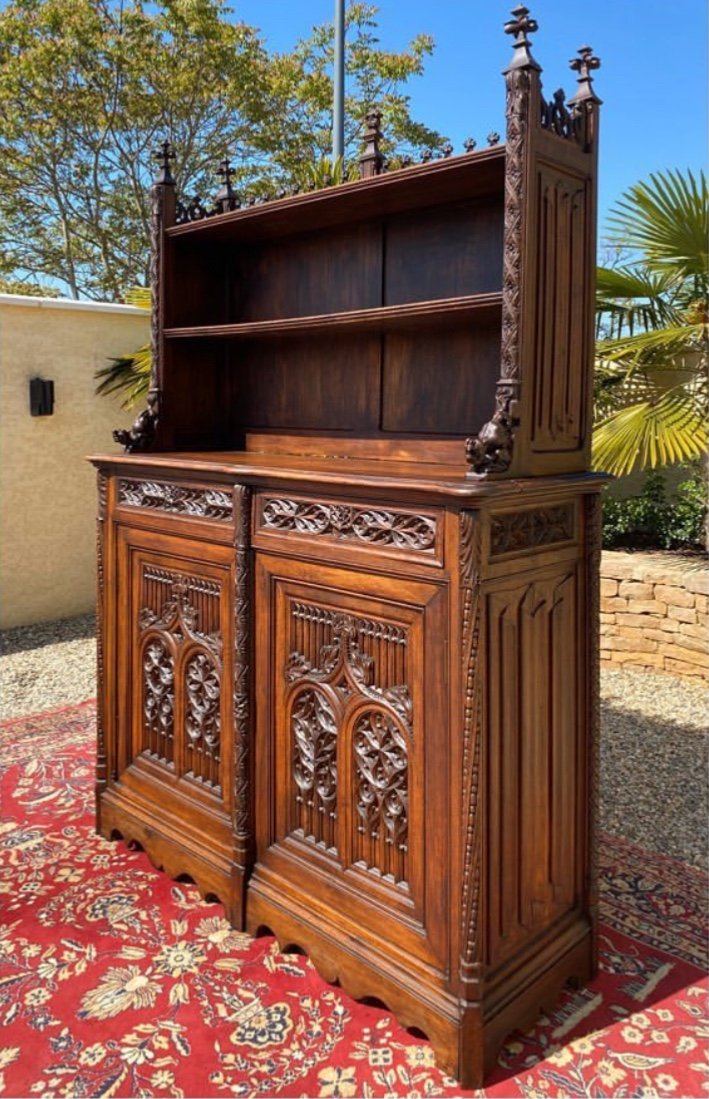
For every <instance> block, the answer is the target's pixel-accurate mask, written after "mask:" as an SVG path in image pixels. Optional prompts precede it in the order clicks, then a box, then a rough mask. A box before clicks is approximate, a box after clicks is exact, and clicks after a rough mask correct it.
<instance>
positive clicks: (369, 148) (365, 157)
mask: <svg viewBox="0 0 709 1099" xmlns="http://www.w3.org/2000/svg"><path fill="white" fill-rule="evenodd" d="M364 122H365V126H366V129H365V131H364V138H363V140H364V152H363V153H362V155H361V157H360V158H359V175H360V179H369V178H370V177H371V176H378V175H379V174H380V173H381V171H382V168H383V167H384V157H383V156H382V154H381V153H380V151H379V142H380V141H381V137H382V133H381V130H380V126H381V123H382V116H381V113H380V112H379V111H369V113H368V114H367V115H366V117H365V120H364Z"/></svg>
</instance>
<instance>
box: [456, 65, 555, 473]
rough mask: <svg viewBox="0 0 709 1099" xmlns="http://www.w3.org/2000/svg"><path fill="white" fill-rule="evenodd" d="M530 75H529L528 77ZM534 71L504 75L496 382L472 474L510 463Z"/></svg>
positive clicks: (472, 456)
mask: <svg viewBox="0 0 709 1099" xmlns="http://www.w3.org/2000/svg"><path fill="white" fill-rule="evenodd" d="M533 73H534V75H533ZM533 79H534V80H538V77H537V75H536V72H534V70H532V69H529V68H512V69H510V70H509V71H508V72H507V75H506V82H507V136H506V156H505V232H504V245H503V248H504V251H503V265H502V342H501V347H500V380H499V382H498V383H497V390H496V395H495V411H494V413H493V416H492V419H490V420H488V422H487V423H486V424H484V425H483V427H482V428H481V430H480V431H479V433H478V434H477V435H476V436H474V437H473V438H470V439H468V440H467V442H466V458H467V461H468V464H469V466H470V469H471V472H473V473H479V474H482V473H504V472H505V470H507V469H508V468H509V466H510V463H511V461H512V447H513V442H514V429H515V427H517V426H518V423H519V417H518V403H519V395H520V383H521V368H520V330H521V317H522V289H521V288H522V281H523V278H522V276H523V272H522V264H523V255H522V251H523V240H524V235H523V234H524V203H523V195H524V180H525V173H526V170H527V157H526V149H527V131H528V127H529V105H530V99H531V94H532V80H533Z"/></svg>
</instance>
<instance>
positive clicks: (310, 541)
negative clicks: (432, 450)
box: [254, 492, 444, 567]
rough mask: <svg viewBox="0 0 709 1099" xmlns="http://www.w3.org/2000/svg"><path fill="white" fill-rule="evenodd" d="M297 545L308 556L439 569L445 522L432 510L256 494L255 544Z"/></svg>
mask: <svg viewBox="0 0 709 1099" xmlns="http://www.w3.org/2000/svg"><path fill="white" fill-rule="evenodd" d="M279 541H280V542H284V541H287V542H288V544H289V545H290V546H291V547H292V548H295V546H297V544H298V543H302V544H303V545H304V546H307V547H309V549H310V552H311V553H312V552H313V551H315V552H318V553H322V552H323V549H324V548H325V549H327V547H329V546H337V547H339V548H340V549H343V548H344V549H355V550H363V551H364V552H365V553H368V554H371V553H377V554H382V555H384V556H390V557H394V558H395V559H396V560H402V559H405V560H410V561H416V562H417V563H419V564H426V563H428V564H432V565H437V566H439V567H440V566H441V565H442V564H443V548H444V547H443V517H442V513H441V512H439V511H436V510H435V509H424V508H422V509H413V508H405V507H399V506H391V505H389V504H367V503H361V502H359V501H352V500H349V501H345V500H335V499H322V498H320V497H317V498H315V497H309V496H298V495H293V494H291V493H288V492H283V493H275V492H269V493H266V492H261V493H257V494H256V499H255V507H254V544H255V545H263V546H264V547H265V548H268V546H269V544H270V543H277V542H279Z"/></svg>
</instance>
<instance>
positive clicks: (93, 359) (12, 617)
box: [0, 294, 149, 627]
mask: <svg viewBox="0 0 709 1099" xmlns="http://www.w3.org/2000/svg"><path fill="white" fill-rule="evenodd" d="M148 338H149V319H148V315H147V313H146V312H145V311H144V310H140V309H135V308H133V307H132V306H122V305H108V304H102V303H93V302H74V301H64V300H53V299H49V298H22V297H17V296H14V295H10V294H0V627H8V626H17V625H26V624H29V623H32V622H42V621H49V620H52V619H56V618H64V617H69V616H71V615H75V614H82V613H84V612H86V611H89V610H91V609H92V608H93V606H94V602H95V559H94V553H95V526H94V519H95V513H96V498H95V497H96V479H95V471H94V470H93V467H91V466H89V465H88V464H87V463H86V462H85V461H84V456H85V455H86V454H88V453H91V452H95V451H102V450H105V451H112V450H115V449H117V447H116V444H115V443H114V442H113V440H112V439H111V430H112V429H113V428H115V427H121V426H124V425H127V424H129V423H131V421H132V420H133V418H134V416H135V413H134V414H133V415H130V414H129V413H126V412H123V411H121V409H120V404H119V402H118V401H117V400H114V399H112V398H109V397H97V396H96V395H95V393H94V390H95V386H96V382H95V380H94V376H93V375H94V371H95V370H96V369H97V368H99V367H101V366H104V365H106V360H107V358H108V357H109V356H112V355H120V354H123V353H125V352H129V351H131V350H133V349H135V348H136V347H138V346H139V345H140V344H141V343H145V342H146V341H147V339H148ZM35 376H40V377H43V378H51V379H53V381H54V399H55V404H54V414H53V415H52V416H30V412H29V379H30V378H32V377H35Z"/></svg>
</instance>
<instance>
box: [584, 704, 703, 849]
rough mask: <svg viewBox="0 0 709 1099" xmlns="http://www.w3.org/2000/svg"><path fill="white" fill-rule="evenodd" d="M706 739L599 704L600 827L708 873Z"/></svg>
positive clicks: (690, 730) (672, 724)
mask: <svg viewBox="0 0 709 1099" xmlns="http://www.w3.org/2000/svg"><path fill="white" fill-rule="evenodd" d="M708 767H709V736H707V734H706V733H705V732H699V731H698V730H697V729H696V728H693V727H690V726H683V725H681V724H678V723H677V722H674V721H672V720H671V719H669V718H668V719H667V720H663V721H658V720H657V718H653V717H648V716H647V715H645V714H642V713H639V712H637V711H633V710H630V709H621V708H620V707H618V706H617V705H614V704H612V703H609V702H608V701H605V702H602V703H601V776H600V826H601V828H602V829H603V830H604V831H606V832H610V833H611V834H612V835H614V836H621V837H622V838H623V839H626V840H630V842H631V843H637V844H638V845H639V846H641V847H644V848H646V849H648V850H650V851H656V852H659V853H660V854H662V855H671V856H672V857H673V858H676V859H681V860H682V861H683V862H688V863H691V864H692V865H693V866H697V867H699V868H701V869H702V870H709V843H708V841H707V819H709V783H708V782H707V774H708Z"/></svg>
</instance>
